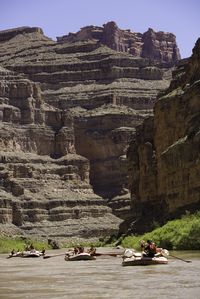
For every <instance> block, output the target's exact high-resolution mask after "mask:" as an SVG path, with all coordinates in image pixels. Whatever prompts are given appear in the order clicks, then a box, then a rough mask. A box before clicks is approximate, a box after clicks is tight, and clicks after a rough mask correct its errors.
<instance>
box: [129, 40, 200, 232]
mask: <svg viewBox="0 0 200 299" xmlns="http://www.w3.org/2000/svg"><path fill="white" fill-rule="evenodd" d="M199 68H200V40H198V41H197V43H196V45H195V47H194V49H193V55H192V56H191V58H190V59H189V60H184V61H181V62H180V63H179V66H178V68H177V70H176V71H175V72H174V76H173V81H172V83H171V85H170V87H169V88H168V89H167V91H166V92H165V93H164V94H163V95H162V96H161V97H160V98H159V99H158V101H157V102H156V104H155V107H154V117H153V118H148V119H147V120H145V121H144V123H143V124H142V125H141V126H139V127H138V128H137V130H136V134H135V138H134V140H133V141H132V144H131V146H130V148H129V150H128V160H129V175H130V181H129V184H130V189H131V200H132V211H133V218H132V221H133V219H134V220H137V221H136V224H135V225H133V230H134V229H135V230H138V229H139V228H141V230H147V229H149V228H150V227H151V225H152V222H153V221H155V222H160V223H164V222H165V221H166V220H167V219H171V218H173V217H177V216H180V215H182V214H184V213H185V212H186V211H195V210H196V209H199V208H200V200H199V198H200V183H199V173H200V162H199V161H200V160H199V149H200V148H199V145H200V122H199V119H200V76H199V74H200V73H199ZM140 220H141V221H140ZM145 224H146V225H145Z"/></svg>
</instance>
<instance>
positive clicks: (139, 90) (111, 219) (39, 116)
mask: <svg viewBox="0 0 200 299" xmlns="http://www.w3.org/2000/svg"><path fill="white" fill-rule="evenodd" d="M86 28H87V29H82V30H81V31H80V32H79V33H77V34H73V35H69V36H67V37H63V38H60V39H58V42H54V41H52V40H51V39H49V38H47V37H45V36H44V35H43V32H42V30H41V29H40V28H29V27H22V28H16V29H11V30H7V31H2V32H0V54H1V55H0V119H1V123H0V133H1V134H0V144H1V153H0V157H1V164H0V179H1V181H0V182H1V185H0V186H1V187H0V188H1V191H2V192H1V195H0V208H1V214H0V215H1V216H0V222H1V223H4V225H2V227H4V229H6V227H7V225H8V224H9V225H10V227H11V228H12V229H13V227H12V225H15V227H16V226H17V227H20V229H21V231H24V232H28V233H29V234H33V235H42V236H51V237H52V236H53V237H55V236H59V237H60V238H69V239H70V238H72V237H77V238H93V237H100V236H106V235H110V234H112V233H115V232H117V229H118V226H119V223H120V222H121V219H119V218H117V217H116V216H114V215H113V214H112V212H113V213H114V214H115V215H117V216H119V217H121V218H123V219H126V218H127V215H128V214H129V211H128V209H129V206H130V200H129V192H128V189H127V160H126V157H125V153H126V150H127V147H128V144H129V142H130V140H131V137H132V135H133V134H134V132H135V127H136V126H137V125H139V124H141V122H142V120H143V119H144V118H145V117H146V116H148V115H152V108H153V105H154V103H155V99H156V96H157V93H158V92H160V91H162V90H163V89H165V88H166V87H168V86H169V79H170V78H171V69H170V68H169V66H171V65H173V64H174V62H175V61H176V60H177V59H178V56H176V57H175V56H173V55H174V54H173V55H172V48H173V47H175V48H176V50H177V46H176V44H175V38H174V36H173V38H172V35H170V34H164V33H162V34H161V33H158V35H157V33H155V32H153V33H152V31H151V32H150V33H151V34H149V35H148V33H147V36H150V37H151V36H152V44H156V47H157V50H158V51H157V52H155V53H157V54H158V52H159V51H160V52H159V53H161V54H159V55H157V54H155V53H154V54H155V55H154V54H148V55H147V54H144V53H145V51H144V44H145V41H144V43H143V46H142V48H141V47H139V46H138V47H139V48H140V49H139V50H137V49H136V48H134V49H135V50H134V51H135V52H134V53H135V54H134V55H133V53H132V52H131V51H127V50H126V49H125V48H126V47H125V48H124V45H122V48H120V47H121V46H120V47H119V44H118V42H119V43H121V39H123V38H124V36H126V43H130V38H132V37H133V36H132V35H131V34H133V35H134V33H130V32H128V31H127V32H125V31H124V30H120V29H119V28H117V27H116V24H113V23H108V24H107V25H105V26H104V27H103V28H104V29H103V32H104V33H103V35H101V30H100V29H98V28H97V27H86ZM91 28H92V29H91ZM94 32H95V33H94ZM93 34H95V37H97V36H99V39H98V38H94V35H93ZM118 35H119V38H118V37H117V36H118ZM70 36H71V37H70ZM134 36H138V37H137V38H138V39H139V40H138V44H137V45H139V44H140V41H141V39H142V38H144V37H143V35H140V34H135V35H134ZM158 36H159V38H158ZM139 37H140V38H139ZM150 37H148V41H149V38H150ZM168 38H169V39H172V40H171V41H169V40H168ZM101 39H103V40H104V41H105V42H102V40H101ZM150 39H151V38H150ZM157 39H159V40H160V43H161V41H162V39H163V40H165V41H166V40H167V42H168V44H167V45H168V46H167V47H166V48H165V55H164V54H162V53H164V52H163V46H162V47H161V46H159V43H158V42H156V40H157ZM112 40H113V42H115V45H114V44H113V43H112ZM170 43H173V45H174V46H173V47H171V44H170ZM111 44H112V45H113V46H112V45H111ZM160 45H161V44H160ZM130 47H132V49H133V44H131V46H130ZM154 48H155V47H154V46H152V47H151V49H150V50H149V51H150V53H153V52H154ZM142 49H143V50H142ZM152 51H153V52H152ZM177 51H178V50H177ZM136 52H137V53H138V54H136ZM142 53H143V54H142ZM166 53H168V54H166ZM152 55H153V56H155V57H154V58H155V59H154V58H153V56H152ZM163 55H164V56H165V57H167V59H165V58H163V57H164V56H163ZM172 56H173V57H172ZM144 57H146V58H144ZM159 57H160V58H159ZM149 58H150V59H149ZM103 198H104V199H103ZM106 199H109V201H107V200H106ZM108 205H109V206H110V207H111V208H112V210H111V208H110V207H108Z"/></svg>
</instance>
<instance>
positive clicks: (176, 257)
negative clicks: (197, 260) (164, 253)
mask: <svg viewBox="0 0 200 299" xmlns="http://www.w3.org/2000/svg"><path fill="white" fill-rule="evenodd" d="M169 256H171V257H173V258H175V259H177V260H181V261H183V262H185V263H191V262H192V261H187V260H184V259H182V258H180V257H178V256H175V255H172V254H171V253H170V254H169Z"/></svg>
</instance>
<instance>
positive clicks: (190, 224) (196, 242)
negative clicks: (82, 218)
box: [0, 211, 200, 253]
mask: <svg viewBox="0 0 200 299" xmlns="http://www.w3.org/2000/svg"><path fill="white" fill-rule="evenodd" d="M149 239H150V240H153V241H154V242H155V243H156V244H157V246H158V247H162V248H166V249H168V250H200V211H199V212H197V213H195V214H187V215H184V216H182V218H181V219H176V220H172V221H169V222H168V223H167V224H165V225H164V226H162V227H158V228H156V229H154V230H153V231H151V232H148V233H146V234H144V235H142V236H127V237H125V238H122V237H121V238H120V239H118V240H116V238H109V239H100V240H99V241H96V242H89V241H88V242H81V245H82V246H84V247H90V246H91V245H94V246H95V247H103V246H115V245H119V244H120V245H121V246H123V247H124V248H134V249H136V250H140V249H141V248H140V241H141V240H145V241H146V240H149ZM30 244H32V245H33V246H34V247H35V248H36V249H37V250H42V249H43V248H45V249H52V247H51V246H50V245H49V244H48V243H47V242H46V243H45V242H40V241H36V240H31V239H27V238H24V237H16V238H9V237H5V236H0V253H8V252H11V250H12V249H15V250H19V251H22V250H24V249H25V247H26V245H30ZM76 245H77V243H74V242H71V243H67V244H64V245H63V247H65V248H66V247H68V248H69V247H74V246H76Z"/></svg>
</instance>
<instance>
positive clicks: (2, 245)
mask: <svg viewBox="0 0 200 299" xmlns="http://www.w3.org/2000/svg"><path fill="white" fill-rule="evenodd" d="M31 244H32V245H33V246H34V248H36V249H37V250H42V249H43V248H45V249H51V247H50V246H49V245H48V244H47V243H45V242H40V241H35V240H30V239H24V238H23V237H16V238H9V237H5V236H0V253H8V252H11V250H13V249H15V250H18V251H23V250H24V249H25V247H26V246H30V245H31Z"/></svg>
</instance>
